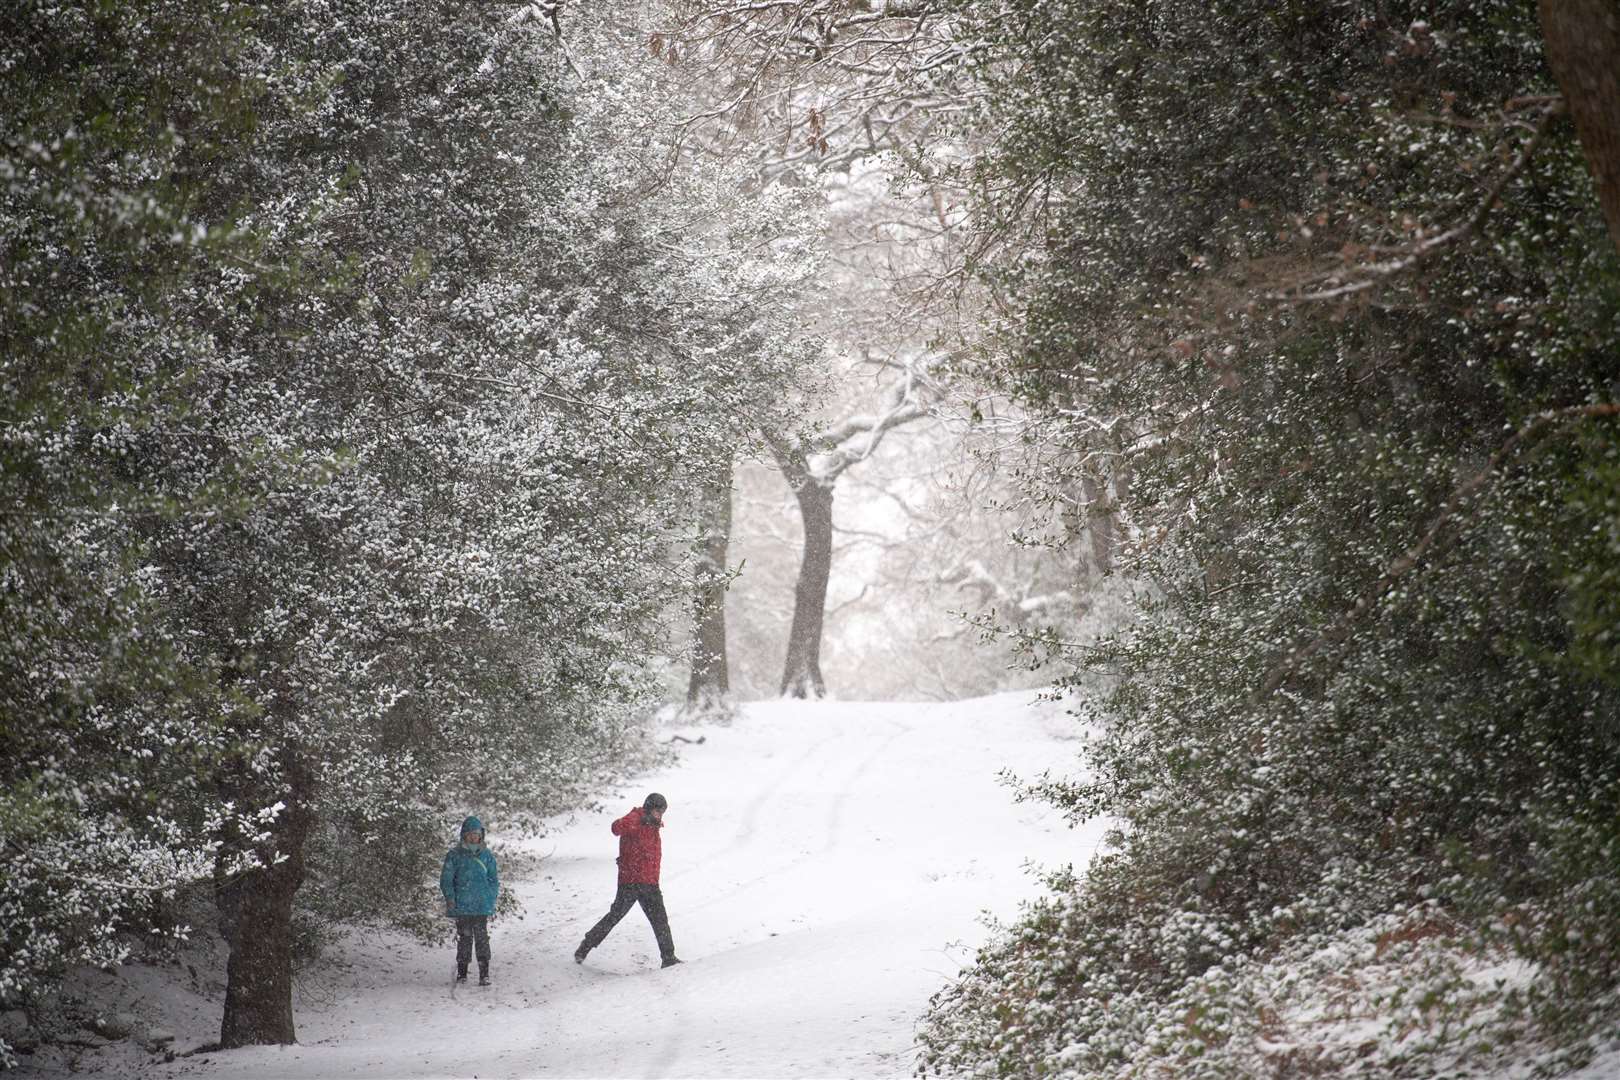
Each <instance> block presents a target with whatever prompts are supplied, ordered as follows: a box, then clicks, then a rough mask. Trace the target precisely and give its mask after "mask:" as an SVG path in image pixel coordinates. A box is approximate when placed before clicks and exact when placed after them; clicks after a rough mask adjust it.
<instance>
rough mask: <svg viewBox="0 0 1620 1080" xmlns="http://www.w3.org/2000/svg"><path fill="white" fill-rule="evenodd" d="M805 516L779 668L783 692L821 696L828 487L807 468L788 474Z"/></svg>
mask: <svg viewBox="0 0 1620 1080" xmlns="http://www.w3.org/2000/svg"><path fill="white" fill-rule="evenodd" d="M789 479H790V481H791V482H792V483H793V494H794V496H795V497H797V498H798V500H799V516H800V517H801V518H802V519H803V520H804V561H803V562H802V563H800V564H799V583H798V585H797V586H795V587H794V590H793V626H792V628H791V629H790V630H789V631H788V647H787V663H786V665H785V666H784V667H783V670H782V696H783V697H796V698H811V697H813V698H820V697H825V696H826V693H827V684H826V683H825V682H823V681H822V678H821V632H822V623H823V621H824V619H825V617H826V613H827V579H828V577H829V576H831V574H832V498H833V489H832V485H830V484H825V483H822V482H821V481H820V480H818V479H817V478H816V477H814V476H811V475H810V474H809V471H808V470H805V471H804V472H803V473H802V474H800V475H797V476H790V477H789Z"/></svg>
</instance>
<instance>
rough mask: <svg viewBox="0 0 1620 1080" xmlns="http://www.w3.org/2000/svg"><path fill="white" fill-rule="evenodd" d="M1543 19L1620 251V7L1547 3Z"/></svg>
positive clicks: (1602, 2) (1585, 1)
mask: <svg viewBox="0 0 1620 1080" xmlns="http://www.w3.org/2000/svg"><path fill="white" fill-rule="evenodd" d="M1540 15H1541V32H1542V35H1543V37H1544V38H1545V39H1546V45H1547V63H1548V66H1549V67H1551V68H1552V72H1553V76H1554V78H1556V79H1557V80H1558V85H1559V87H1560V88H1561V89H1562V90H1563V92H1564V99H1565V100H1566V101H1567V102H1568V103H1569V112H1570V115H1571V116H1572V117H1573V118H1574V120H1575V133H1576V135H1578V136H1579V138H1580V141H1581V149H1582V150H1583V151H1584V152H1585V154H1586V163H1587V165H1588V166H1589V167H1590V168H1591V170H1592V177H1593V179H1594V180H1596V182H1597V191H1598V201H1599V202H1600V203H1602V205H1603V216H1604V218H1605V219H1606V220H1607V221H1608V223H1609V238H1610V239H1611V240H1613V241H1614V246H1615V249H1616V250H1617V251H1620V5H1616V4H1615V3H1614V0H1542V2H1541V5H1540Z"/></svg>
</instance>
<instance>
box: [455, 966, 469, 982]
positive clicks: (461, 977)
mask: <svg viewBox="0 0 1620 1080" xmlns="http://www.w3.org/2000/svg"><path fill="white" fill-rule="evenodd" d="M466 981H467V969H466V968H464V967H459V966H458V967H457V968H456V982H458V983H464V982H466Z"/></svg>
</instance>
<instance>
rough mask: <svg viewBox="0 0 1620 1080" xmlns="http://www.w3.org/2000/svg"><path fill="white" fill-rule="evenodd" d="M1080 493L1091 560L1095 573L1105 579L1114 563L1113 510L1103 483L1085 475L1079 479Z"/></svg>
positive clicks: (1088, 474) (1089, 475)
mask: <svg viewBox="0 0 1620 1080" xmlns="http://www.w3.org/2000/svg"><path fill="white" fill-rule="evenodd" d="M1080 491H1081V494H1082V495H1083V496H1084V497H1085V500H1086V521H1085V527H1086V531H1087V532H1088V533H1090V534H1091V560H1092V563H1093V565H1095V567H1096V569H1097V573H1098V574H1099V575H1101V576H1104V577H1106V576H1107V575H1108V574H1109V573H1110V572H1111V571H1112V570H1113V563H1114V508H1113V506H1112V505H1111V504H1110V503H1109V502H1108V501H1107V496H1108V489H1107V487H1106V486H1104V482H1103V481H1100V480H1098V479H1097V478H1096V477H1094V476H1092V475H1091V474H1090V473H1087V474H1085V475H1083V476H1081V478H1080Z"/></svg>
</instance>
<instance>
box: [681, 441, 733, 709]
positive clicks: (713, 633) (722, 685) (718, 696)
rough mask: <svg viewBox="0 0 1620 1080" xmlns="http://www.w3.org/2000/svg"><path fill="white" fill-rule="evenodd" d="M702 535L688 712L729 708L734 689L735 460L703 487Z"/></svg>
mask: <svg viewBox="0 0 1620 1080" xmlns="http://www.w3.org/2000/svg"><path fill="white" fill-rule="evenodd" d="M704 495H705V500H704V507H703V520H702V528H703V536H702V538H701V539H700V540H699V550H698V560H697V569H696V572H695V575H694V578H695V579H694V581H693V588H694V595H693V616H694V621H695V626H694V631H693V632H694V641H693V643H692V678H691V680H690V681H689V682H688V683H687V685H686V709H687V712H689V713H716V712H725V711H726V709H727V701H726V699H727V696H728V695H729V694H730V693H731V675H730V665H729V662H728V660H727V657H726V589H727V585H728V580H727V577H726V552H727V549H728V548H729V547H730V545H731V462H729V461H728V462H726V464H725V465H724V466H723V467H722V468H721V469H720V471H719V474H718V475H717V476H716V477H715V481H714V483H713V484H712V485H710V486H709V488H708V489H707V490H706V491H705V492H704Z"/></svg>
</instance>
